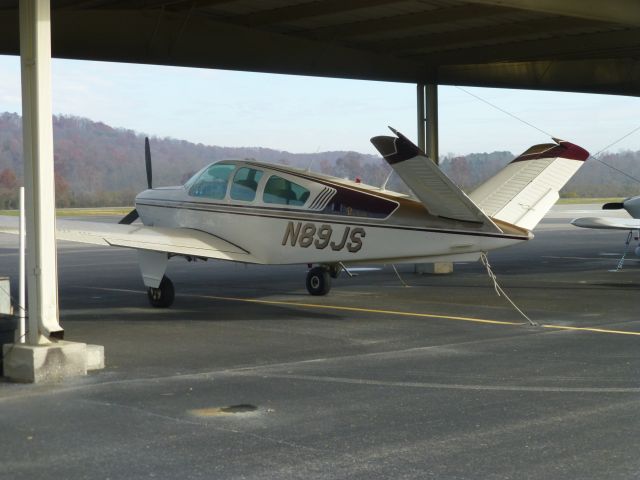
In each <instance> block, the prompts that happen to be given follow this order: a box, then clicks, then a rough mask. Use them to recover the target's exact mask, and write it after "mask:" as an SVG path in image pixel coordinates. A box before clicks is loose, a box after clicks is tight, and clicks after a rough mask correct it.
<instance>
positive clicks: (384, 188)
mask: <svg viewBox="0 0 640 480" xmlns="http://www.w3.org/2000/svg"><path fill="white" fill-rule="evenodd" d="M391 175H393V170H391V171H390V172H389V175H387V178H386V180H385V181H384V183H383V184H382V186H381V187H380V190H386V189H387V183H389V180H390V179H391Z"/></svg>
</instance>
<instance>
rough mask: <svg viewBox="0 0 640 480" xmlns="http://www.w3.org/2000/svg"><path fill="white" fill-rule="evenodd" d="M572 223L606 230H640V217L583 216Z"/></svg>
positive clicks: (577, 225)
mask: <svg viewBox="0 0 640 480" xmlns="http://www.w3.org/2000/svg"><path fill="white" fill-rule="evenodd" d="M571 224H572V225H575V226H576V227H582V228H598V229H604V230H640V219H638V218H617V217H583V218H576V219H574V220H571Z"/></svg>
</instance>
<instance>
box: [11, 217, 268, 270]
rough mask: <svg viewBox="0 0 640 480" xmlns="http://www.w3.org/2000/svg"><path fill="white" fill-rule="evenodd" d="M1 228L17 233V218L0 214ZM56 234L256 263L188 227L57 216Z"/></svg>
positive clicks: (81, 240) (62, 237) (238, 250)
mask: <svg viewBox="0 0 640 480" xmlns="http://www.w3.org/2000/svg"><path fill="white" fill-rule="evenodd" d="M0 232H2V233H11V234H18V218H17V217H7V216H0ZM56 238H57V239H58V240H67V241H71V242H79V243H89V244H94V245H105V246H113V247H125V248H134V249H138V250H148V251H155V252H166V253H173V254H176V255H187V256H194V257H203V258H216V259H220V260H231V261H236V262H245V263H259V262H257V260H256V259H255V257H253V256H252V255H251V254H250V252H248V251H246V250H244V249H243V248H241V247H239V246H237V245H234V244H232V243H230V242H227V241H226V240H223V239H222V238H219V237H216V236H214V235H211V234H209V233H206V232H202V231H199V230H193V229H190V228H164V227H149V226H145V225H123V224H112V223H101V222H85V221H75V220H63V219H57V220H56Z"/></svg>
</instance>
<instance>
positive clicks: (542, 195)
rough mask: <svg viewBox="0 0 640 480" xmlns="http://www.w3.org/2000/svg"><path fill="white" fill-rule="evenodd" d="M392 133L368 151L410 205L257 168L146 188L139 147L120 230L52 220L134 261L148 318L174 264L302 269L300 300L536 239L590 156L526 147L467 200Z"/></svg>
mask: <svg viewBox="0 0 640 480" xmlns="http://www.w3.org/2000/svg"><path fill="white" fill-rule="evenodd" d="M390 128H391V127H390ZM391 131H392V132H393V133H394V136H376V137H373V138H372V139H371V142H372V143H373V145H374V146H375V148H376V149H377V150H378V151H379V152H380V154H381V155H382V157H383V158H384V160H385V161H386V162H387V163H388V164H389V165H390V166H391V168H392V169H393V170H394V171H395V172H396V173H397V174H398V175H399V176H400V177H401V179H402V180H403V181H404V182H405V183H406V185H407V186H408V187H409V188H410V189H411V191H412V192H413V194H414V195H406V194H402V193H397V192H392V191H388V190H386V189H385V188H384V187H374V186H371V185H366V184H363V183H358V182H355V181H350V180H345V179H340V178H336V177H332V176H328V175H323V174H320V173H314V172H310V171H306V170H302V169H298V168H293V167H289V166H282V165H274V164H270V163H261V162H257V161H254V160H222V161H218V162H216V163H213V164H211V165H208V166H206V167H204V168H203V169H201V170H200V171H199V172H197V173H196V174H195V175H193V177H191V179H189V180H188V181H187V182H186V183H185V184H184V185H182V186H176V187H159V188H158V187H156V188H154V187H152V167H151V153H150V147H149V142H148V139H147V140H146V141H145V163H146V170H147V184H148V189H147V190H145V191H143V192H141V193H140V194H138V195H137V197H136V199H135V208H134V210H132V211H131V212H130V213H129V214H128V215H127V216H126V217H124V218H123V219H122V220H121V221H120V223H119V224H105V223H98V222H83V221H73V220H61V219H59V220H57V222H56V237H57V239H59V240H70V241H75V242H82V243H89V244H98V245H109V246H114V247H125V248H133V249H135V250H137V252H138V258H139V264H140V270H141V273H142V278H143V282H144V285H145V286H146V287H147V295H148V299H149V302H150V304H151V305H152V306H154V307H160V308H166V307H169V306H171V304H172V303H173V301H174V297H175V290H174V286H173V283H172V282H171V280H170V279H169V278H168V277H167V276H166V275H165V272H166V269H167V263H168V261H169V259H170V258H172V257H176V256H179V257H184V258H186V259H187V260H189V261H192V260H206V259H209V258H211V259H219V260H228V261H232V262H242V263H248V264H265V265H266V264H307V265H308V266H309V270H308V273H307V276H306V288H307V290H308V292H309V293H310V294H311V295H326V294H327V293H328V292H329V291H330V289H331V279H332V278H336V277H337V276H338V274H339V273H340V272H341V270H343V269H345V268H347V267H346V266H347V265H350V266H351V265H358V264H371V263H380V264H384V263H394V264H395V263H417V262H455V261H476V260H478V259H479V258H480V256H481V255H482V254H483V253H486V252H488V251H490V250H495V249H498V248H503V247H507V246H510V245H514V244H517V243H521V242H524V241H527V240H530V239H532V238H533V234H532V232H531V230H532V229H533V228H534V227H535V226H536V225H537V224H538V222H539V221H540V220H541V219H542V217H543V216H544V215H545V214H546V212H547V211H548V210H549V209H550V208H551V207H552V206H553V205H554V204H555V202H556V201H557V199H558V198H559V195H558V191H559V190H560V188H562V186H563V185H564V184H565V183H566V182H567V181H568V180H569V179H570V178H571V177H572V176H573V175H574V174H575V173H576V172H577V170H578V169H579V168H580V167H581V166H582V165H583V163H584V161H585V160H586V159H587V158H588V157H589V153H588V152H587V151H586V150H584V149H583V148H581V147H579V146H577V145H574V144H572V143H569V142H566V141H563V140H558V139H554V143H549V144H542V145H536V146H533V147H531V148H529V149H528V150H527V151H525V152H524V153H523V154H522V155H520V156H518V157H517V158H515V159H514V160H513V161H512V162H511V163H509V164H508V165H507V166H506V167H505V168H504V169H503V170H501V171H500V172H498V173H497V174H496V175H495V176H494V177H492V178H491V179H489V180H488V181H486V182H485V183H484V184H482V185H480V186H479V187H478V188H477V189H476V190H474V191H473V192H471V193H470V194H469V195H466V194H465V193H464V192H463V191H462V190H461V189H460V188H459V187H458V186H456V185H455V184H454V183H453V182H452V181H451V180H450V179H449V178H448V177H447V176H446V175H445V174H444V173H443V172H442V171H441V170H440V168H439V167H438V166H437V165H436V164H435V163H434V162H433V161H432V160H431V159H429V158H428V157H427V155H426V154H425V153H424V152H423V151H421V150H420V149H419V148H418V147H417V146H416V145H414V144H413V143H412V142H411V141H410V140H409V139H408V138H407V137H405V136H404V135H402V134H401V133H400V132H398V131H396V130H394V129H393V128H391ZM137 219H139V220H140V221H141V223H140V222H136V220H137ZM134 222H135V223H134ZM17 230H18V228H17V220H16V219H15V218H11V217H3V218H0V231H3V232H7V233H17ZM347 272H348V270H347Z"/></svg>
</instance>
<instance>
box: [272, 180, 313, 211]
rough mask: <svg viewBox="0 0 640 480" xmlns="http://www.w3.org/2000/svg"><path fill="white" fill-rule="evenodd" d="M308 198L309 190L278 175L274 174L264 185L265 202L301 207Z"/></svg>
mask: <svg viewBox="0 0 640 480" xmlns="http://www.w3.org/2000/svg"><path fill="white" fill-rule="evenodd" d="M308 198H309V190H307V189H306V188H304V187H302V186H300V185H298V184H297V183H293V182H290V181H289V180H285V179H284V178H282V177H279V176H277V175H272V176H271V178H269V180H268V181H267V184H266V185H265V187H264V203H277V204H279V205H293V206H297V207H300V206H302V205H304V204H305V202H306V201H307V199H308Z"/></svg>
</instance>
